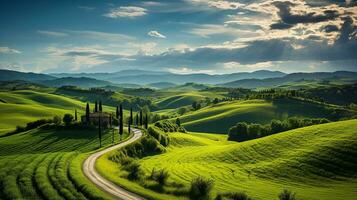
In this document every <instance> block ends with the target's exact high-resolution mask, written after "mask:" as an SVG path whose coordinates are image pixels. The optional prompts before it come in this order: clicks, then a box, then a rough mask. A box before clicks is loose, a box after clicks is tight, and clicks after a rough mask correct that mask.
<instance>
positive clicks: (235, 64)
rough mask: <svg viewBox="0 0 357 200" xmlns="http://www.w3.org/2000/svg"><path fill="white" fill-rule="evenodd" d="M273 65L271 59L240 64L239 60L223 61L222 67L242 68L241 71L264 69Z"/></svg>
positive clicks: (229, 68) (228, 68)
mask: <svg viewBox="0 0 357 200" xmlns="http://www.w3.org/2000/svg"><path fill="white" fill-rule="evenodd" d="M272 66H273V63H272V62H271V61H267V62H258V63H254V64H241V63H239V62H226V63H223V68H224V69H226V70H236V69H237V70H243V71H255V70H259V69H266V68H270V67H272Z"/></svg>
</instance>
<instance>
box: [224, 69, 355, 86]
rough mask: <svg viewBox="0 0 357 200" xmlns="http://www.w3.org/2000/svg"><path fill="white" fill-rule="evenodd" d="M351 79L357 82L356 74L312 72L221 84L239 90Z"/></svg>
mask: <svg viewBox="0 0 357 200" xmlns="http://www.w3.org/2000/svg"><path fill="white" fill-rule="evenodd" d="M339 78H352V79H356V80H357V72H347V71H337V72H314V73H292V74H288V75H286V76H283V77H277V78H266V79H256V78H254V79H243V80H236V81H232V82H227V83H225V84H221V85H220V86H224V87H241V88H259V87H273V86H279V85H282V84H287V83H289V82H295V81H301V80H319V81H323V80H324V79H339Z"/></svg>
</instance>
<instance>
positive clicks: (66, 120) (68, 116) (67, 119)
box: [63, 113, 73, 126]
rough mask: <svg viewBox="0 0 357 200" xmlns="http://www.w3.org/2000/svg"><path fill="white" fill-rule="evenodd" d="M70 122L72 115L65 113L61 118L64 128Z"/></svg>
mask: <svg viewBox="0 0 357 200" xmlns="http://www.w3.org/2000/svg"><path fill="white" fill-rule="evenodd" d="M72 121H73V115H71V114H68V113H67V114H65V115H64V116H63V122H64V123H65V124H66V126H68V125H69V124H71V122H72Z"/></svg>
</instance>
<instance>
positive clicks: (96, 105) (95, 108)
mask: <svg viewBox="0 0 357 200" xmlns="http://www.w3.org/2000/svg"><path fill="white" fill-rule="evenodd" d="M94 112H98V102H97V101H95V106H94Z"/></svg>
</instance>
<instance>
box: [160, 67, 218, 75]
mask: <svg viewBox="0 0 357 200" xmlns="http://www.w3.org/2000/svg"><path fill="white" fill-rule="evenodd" d="M166 70H167V71H169V72H171V73H174V74H202V73H203V74H212V73H214V70H206V69H205V70H201V69H191V68H188V67H180V68H166Z"/></svg>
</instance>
